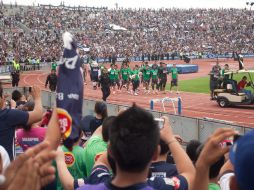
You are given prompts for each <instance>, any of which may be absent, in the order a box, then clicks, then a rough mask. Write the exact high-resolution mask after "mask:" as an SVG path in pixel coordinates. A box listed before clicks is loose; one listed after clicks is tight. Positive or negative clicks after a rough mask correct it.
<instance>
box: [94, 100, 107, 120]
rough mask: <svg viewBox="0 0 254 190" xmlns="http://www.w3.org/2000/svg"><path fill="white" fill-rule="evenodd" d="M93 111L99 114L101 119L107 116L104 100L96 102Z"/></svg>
mask: <svg viewBox="0 0 254 190" xmlns="http://www.w3.org/2000/svg"><path fill="white" fill-rule="evenodd" d="M94 112H95V113H96V114H98V115H101V117H102V119H105V118H106V117H108V110H107V105H106V104H105V103H104V102H96V103H95V106H94Z"/></svg>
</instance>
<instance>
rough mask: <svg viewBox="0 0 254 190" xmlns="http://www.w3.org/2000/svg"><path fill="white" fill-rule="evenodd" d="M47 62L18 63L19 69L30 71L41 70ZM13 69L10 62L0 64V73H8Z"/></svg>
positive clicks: (45, 66) (46, 65)
mask: <svg viewBox="0 0 254 190" xmlns="http://www.w3.org/2000/svg"><path fill="white" fill-rule="evenodd" d="M48 66H49V63H40V64H25V63H21V64H20V70H21V71H31V70H41V69H45V68H48ZM12 70H13V66H12V65H11V64H5V65H0V74H5V73H10V72H11V71H12Z"/></svg>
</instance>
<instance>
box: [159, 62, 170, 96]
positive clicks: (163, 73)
mask: <svg viewBox="0 0 254 190" xmlns="http://www.w3.org/2000/svg"><path fill="white" fill-rule="evenodd" d="M167 74H168V71H167V65H166V64H165V63H163V62H160V67H159V89H160V91H162V92H163V93H166V92H165V87H166V84H167Z"/></svg>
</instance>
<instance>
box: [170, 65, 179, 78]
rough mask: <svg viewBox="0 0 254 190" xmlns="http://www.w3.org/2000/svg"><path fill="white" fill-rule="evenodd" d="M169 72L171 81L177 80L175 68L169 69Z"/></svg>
mask: <svg viewBox="0 0 254 190" xmlns="http://www.w3.org/2000/svg"><path fill="white" fill-rule="evenodd" d="M170 72H171V73H172V79H177V75H178V72H177V68H174V67H173V68H171V70H170Z"/></svg>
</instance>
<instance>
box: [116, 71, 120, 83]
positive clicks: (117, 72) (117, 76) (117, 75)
mask: <svg viewBox="0 0 254 190" xmlns="http://www.w3.org/2000/svg"><path fill="white" fill-rule="evenodd" d="M119 73H120V70H118V69H115V80H119Z"/></svg>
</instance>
